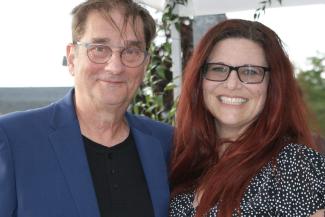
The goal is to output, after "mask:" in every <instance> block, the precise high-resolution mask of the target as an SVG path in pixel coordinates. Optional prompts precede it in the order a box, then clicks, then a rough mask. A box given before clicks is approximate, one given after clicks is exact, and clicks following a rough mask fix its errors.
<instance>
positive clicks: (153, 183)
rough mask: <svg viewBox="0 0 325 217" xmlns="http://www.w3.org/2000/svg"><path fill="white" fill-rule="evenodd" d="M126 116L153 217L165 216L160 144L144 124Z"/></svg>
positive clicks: (165, 185)
mask: <svg viewBox="0 0 325 217" xmlns="http://www.w3.org/2000/svg"><path fill="white" fill-rule="evenodd" d="M127 117H128V120H129V124H130V127H131V132H132V134H133V137H134V140H135V143H136V146H137V150H138V153H139V157H140V160H141V163H142V167H143V171H144V174H145V178H146V181H147V185H148V190H149V192H150V196H151V200H152V204H153V208H154V213H155V217H165V216H167V209H168V201H169V186H168V177H167V166H166V162H165V158H164V155H163V150H162V148H161V144H160V142H159V141H158V140H157V139H156V138H154V137H153V136H151V134H150V130H149V129H146V126H138V124H139V123H136V122H133V121H130V118H132V117H131V116H129V115H128V116H127Z"/></svg>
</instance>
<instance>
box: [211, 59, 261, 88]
mask: <svg viewBox="0 0 325 217" xmlns="http://www.w3.org/2000/svg"><path fill="white" fill-rule="evenodd" d="M232 70H235V71H236V72H237V75H238V78H239V80H240V81H242V82H244V83H261V82H262V81H263V78H264V74H265V69H264V68H263V67H260V66H252V65H247V66H239V67H232V66H227V65H223V64H215V63H208V64H207V65H206V68H205V78H206V79H208V80H212V81H225V80H227V79H228V77H229V74H230V72H231V71H232Z"/></svg>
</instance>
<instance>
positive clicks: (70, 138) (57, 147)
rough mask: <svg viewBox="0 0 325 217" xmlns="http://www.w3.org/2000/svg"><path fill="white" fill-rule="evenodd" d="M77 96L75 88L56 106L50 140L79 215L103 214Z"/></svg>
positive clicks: (98, 215)
mask: <svg viewBox="0 0 325 217" xmlns="http://www.w3.org/2000/svg"><path fill="white" fill-rule="evenodd" d="M73 98H74V90H73V89H72V90H71V91H70V92H69V93H68V94H67V95H66V96H65V97H64V98H63V99H62V100H60V101H58V102H57V103H56V104H55V105H54V112H53V118H52V128H53V133H52V134H50V135H49V139H50V141H51V143H52V146H53V149H54V151H55V153H56V155H57V159H58V161H59V164H60V165H61V168H62V173H63V174H64V177H65V178H66V182H67V186H68V188H69V189H70V191H71V194H72V198H73V200H74V203H75V205H76V208H77V210H78V213H79V216H80V217H89V216H91V217H100V213H99V208H98V205H97V198H96V194H95V190H94V187H93V183H92V178H91V174H90V170H89V167H88V160H87V156H86V152H85V149H84V145H83V140H82V136H81V132H80V127H79V123H78V119H77V115H76V112H75V106H74V99H73Z"/></svg>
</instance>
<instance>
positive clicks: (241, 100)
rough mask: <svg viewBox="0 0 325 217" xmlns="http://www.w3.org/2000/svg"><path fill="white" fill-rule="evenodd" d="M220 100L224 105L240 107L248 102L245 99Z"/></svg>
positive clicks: (225, 98)
mask: <svg viewBox="0 0 325 217" xmlns="http://www.w3.org/2000/svg"><path fill="white" fill-rule="evenodd" d="M219 99H220V100H221V102H222V103H225V104H230V105H240V104H243V103H245V102H247V99H245V98H234V97H226V96H220V97H219Z"/></svg>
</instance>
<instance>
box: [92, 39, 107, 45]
mask: <svg viewBox="0 0 325 217" xmlns="http://www.w3.org/2000/svg"><path fill="white" fill-rule="evenodd" d="M91 41H92V42H93V43H98V44H106V43H108V42H110V41H111V40H110V39H109V38H93V39H92V40H91Z"/></svg>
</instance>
